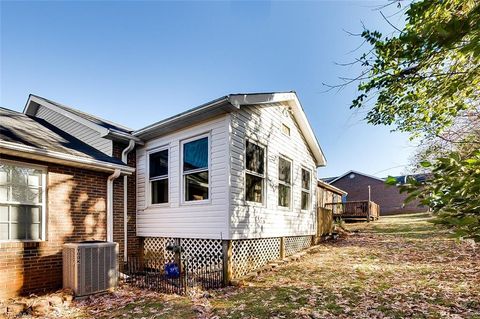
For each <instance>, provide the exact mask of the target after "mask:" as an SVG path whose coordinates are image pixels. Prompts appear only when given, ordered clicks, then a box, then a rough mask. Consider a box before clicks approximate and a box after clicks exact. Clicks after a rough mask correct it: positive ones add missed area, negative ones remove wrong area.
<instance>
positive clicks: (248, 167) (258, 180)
mask: <svg viewBox="0 0 480 319" xmlns="http://www.w3.org/2000/svg"><path fill="white" fill-rule="evenodd" d="M264 179H265V148H264V147H262V146H260V145H258V144H255V143H252V142H250V141H246V150H245V200H246V201H248V202H255V203H263V193H264V190H263V188H264Z"/></svg>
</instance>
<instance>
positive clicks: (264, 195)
mask: <svg viewBox="0 0 480 319" xmlns="http://www.w3.org/2000/svg"><path fill="white" fill-rule="evenodd" d="M247 142H249V143H252V144H255V145H257V146H260V147H261V148H263V172H264V173H263V174H258V173H256V172H252V171H250V170H248V169H247ZM243 158H244V159H245V160H244V161H243V167H244V183H245V184H244V186H243V187H244V193H245V194H244V196H243V199H244V202H245V204H247V205H250V206H257V207H266V203H267V193H268V192H267V182H266V180H267V158H268V157H267V146H266V145H263V144H262V143H260V142H258V141H256V140H253V139H251V138H246V139H245V148H244V150H243ZM247 174H250V175H254V176H257V177H261V178H262V202H261V203H259V202H254V201H249V200H247Z"/></svg>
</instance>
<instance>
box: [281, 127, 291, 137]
mask: <svg viewBox="0 0 480 319" xmlns="http://www.w3.org/2000/svg"><path fill="white" fill-rule="evenodd" d="M282 133H283V134H285V135H287V136H290V128H289V127H288V126H287V125H286V124H282Z"/></svg>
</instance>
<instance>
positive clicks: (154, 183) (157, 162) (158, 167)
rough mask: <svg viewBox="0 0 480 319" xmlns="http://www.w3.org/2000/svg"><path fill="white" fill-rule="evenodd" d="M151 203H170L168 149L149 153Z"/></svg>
mask: <svg viewBox="0 0 480 319" xmlns="http://www.w3.org/2000/svg"><path fill="white" fill-rule="evenodd" d="M148 168H149V179H150V203H151V204H164V203H168V149H164V150H161V151H158V152H153V153H150V154H149V167H148Z"/></svg>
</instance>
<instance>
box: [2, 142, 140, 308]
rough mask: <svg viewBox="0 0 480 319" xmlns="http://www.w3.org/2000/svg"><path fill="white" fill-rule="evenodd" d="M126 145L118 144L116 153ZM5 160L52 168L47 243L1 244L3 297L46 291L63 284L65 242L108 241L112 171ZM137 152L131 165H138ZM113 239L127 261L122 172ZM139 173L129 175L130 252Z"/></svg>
mask: <svg viewBox="0 0 480 319" xmlns="http://www.w3.org/2000/svg"><path fill="white" fill-rule="evenodd" d="M125 147H126V145H123V144H116V143H114V156H116V157H118V158H121V152H122V150H123V149H124V148H125ZM1 158H2V159H7V160H15V161H19V162H24V163H32V164H38V165H44V166H46V167H47V170H48V173H47V239H46V241H43V242H4V243H0V299H3V298H7V297H12V296H16V295H21V294H29V293H42V292H44V291H51V290H55V289H59V288H61V287H62V245H63V244H64V243H67V242H78V241H82V240H106V217H107V209H106V203H107V178H108V175H109V173H102V172H95V171H89V170H85V169H81V168H73V167H68V166H63V165H57V164H51V163H45V162H39V161H32V160H28V159H22V158H16V157H11V156H4V155H2V157H1ZM135 159H136V156H135V150H133V151H132V152H131V153H130V154H129V156H128V165H129V166H131V167H135ZM113 192H114V197H113V202H114V205H113V206H114V207H113V209H114V225H113V226H114V227H113V232H114V241H116V242H118V243H119V249H120V252H119V265H120V266H121V265H122V263H123V249H124V234H123V176H120V177H119V178H118V179H116V180H115V181H114V186H113ZM135 196H136V186H135V174H132V175H131V176H129V177H128V251H129V255H131V254H136V253H137V252H138V251H139V249H140V248H141V241H140V239H139V238H137V237H136V218H135V216H136V201H135Z"/></svg>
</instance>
